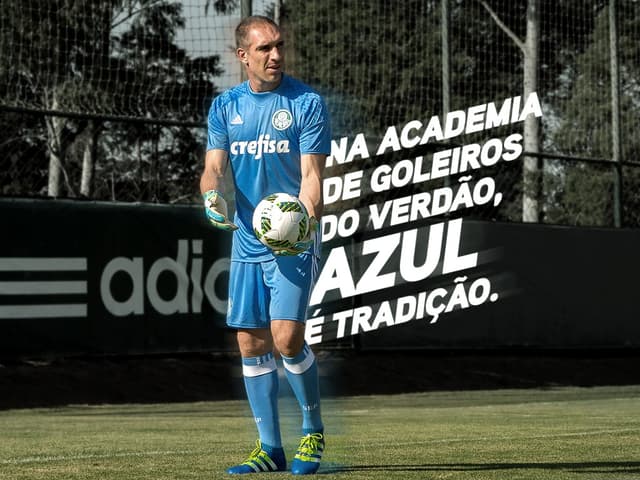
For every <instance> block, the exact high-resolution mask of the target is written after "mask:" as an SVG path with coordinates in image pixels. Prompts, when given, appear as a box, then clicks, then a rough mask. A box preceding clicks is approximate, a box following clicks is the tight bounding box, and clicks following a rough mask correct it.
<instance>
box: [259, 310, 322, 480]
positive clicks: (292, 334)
mask: <svg viewBox="0 0 640 480" xmlns="http://www.w3.org/2000/svg"><path fill="white" fill-rule="evenodd" d="M304 329H305V325H304V323H301V322H298V321H292V320H273V321H272V322H271V331H272V334H273V338H274V342H275V346H276V348H277V349H278V350H279V351H280V353H281V355H282V360H283V363H284V367H285V373H286V376H287V380H288V381H289V384H290V385H291V389H292V390H293V393H294V394H295V396H296V399H297V400H298V404H299V405H300V409H301V410H302V441H301V443H300V446H299V447H298V451H297V453H296V455H295V457H294V459H293V462H292V465H291V471H292V473H294V474H307V473H315V472H316V471H317V470H318V467H319V466H320V459H321V457H322V454H323V451H324V425H323V423H322V417H321V415H320V389H319V386H318V367H317V362H316V359H315V356H314V355H313V351H312V350H311V348H310V347H309V346H308V345H307V344H306V342H305V341H304Z"/></svg>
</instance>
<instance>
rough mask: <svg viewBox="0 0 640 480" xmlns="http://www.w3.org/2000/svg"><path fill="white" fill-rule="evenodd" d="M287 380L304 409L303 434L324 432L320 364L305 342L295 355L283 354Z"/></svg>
mask: <svg viewBox="0 0 640 480" xmlns="http://www.w3.org/2000/svg"><path fill="white" fill-rule="evenodd" d="M282 360H283V363H284V368H285V373H286V375H287V380H289V384H290V385H291V389H292V390H293V393H294V394H295V396H296V399H297V400H298V404H299V405H300V409H301V410H302V434H303V435H306V434H308V433H318V432H320V433H321V432H323V428H324V427H323V424H322V417H321V416H320V388H319V386H318V365H317V362H316V357H315V356H314V355H313V351H312V350H311V348H309V345H307V343H306V342H305V344H304V346H303V347H302V351H301V352H300V353H299V354H298V355H296V356H295V357H285V356H284V355H282Z"/></svg>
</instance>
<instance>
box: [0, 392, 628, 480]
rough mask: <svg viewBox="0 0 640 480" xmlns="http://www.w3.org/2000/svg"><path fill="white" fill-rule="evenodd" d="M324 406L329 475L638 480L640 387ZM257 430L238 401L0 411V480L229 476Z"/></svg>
mask: <svg viewBox="0 0 640 480" xmlns="http://www.w3.org/2000/svg"><path fill="white" fill-rule="evenodd" d="M281 405H282V410H283V414H282V417H283V418H282V424H283V435H284V437H285V447H286V448H287V450H288V451H292V450H294V449H295V446H296V444H297V434H298V432H297V430H298V425H297V424H298V415H297V412H296V411H295V410H294V409H295V408H296V407H295V405H294V404H293V403H292V401H291V399H289V398H284V399H282V401H281ZM323 409H324V417H325V424H326V429H327V432H328V435H327V442H328V443H327V452H326V455H325V459H326V461H325V462H324V463H323V464H322V467H321V469H320V472H319V474H322V477H321V478H326V479H331V478H340V479H384V480H389V479H461V480H467V479H473V480H481V479H510V480H515V479H532V480H544V479H580V480H587V479H598V480H602V479H612V480H613V479H616V480H617V479H638V478H640V386H631V387H598V388H588V389H581V388H557V389H545V390H497V391H472V392H437V393H424V394H406V395H391V396H362V397H351V398H336V399H327V400H325V401H324V404H323ZM254 431H255V427H254V425H253V421H252V420H251V418H250V417H249V415H248V414H247V407H246V405H245V403H244V402H239V401H226V402H203V403H188V404H187V403H181V404H158V405H117V406H114V405H105V406H69V407H64V408H46V409H31V410H8V411H0V479H2V480H5V479H7V480H8V479H11V480H42V479H47V480H56V479H65V480H71V479H82V480H93V479H95V480H98V479H99V480H116V479H117V480H120V479H123V480H124V479H127V480H130V479H149V480H151V479H153V480H162V479H207V480H210V479H216V478H224V477H228V476H227V475H225V474H224V470H225V468H226V467H227V466H228V465H230V464H232V463H234V462H237V461H240V460H243V459H244V457H246V455H247V454H248V453H249V451H250V449H251V447H252V446H253V442H254V441H255V433H254ZM261 475H262V477H264V478H282V477H283V476H290V475H289V474H286V473H282V474H281V473H277V474H261ZM251 477H255V475H252V476H251ZM262 477H261V478H262Z"/></svg>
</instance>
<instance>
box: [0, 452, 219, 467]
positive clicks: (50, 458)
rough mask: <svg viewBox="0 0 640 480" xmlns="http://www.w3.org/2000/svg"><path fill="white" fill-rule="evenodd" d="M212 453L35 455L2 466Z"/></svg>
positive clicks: (11, 460) (5, 461)
mask: <svg viewBox="0 0 640 480" xmlns="http://www.w3.org/2000/svg"><path fill="white" fill-rule="evenodd" d="M206 453H210V451H205V450H202V451H199V450H149V451H140V452H112V453H86V454H78V455H35V456H32V457H18V458H7V459H3V460H0V465H22V464H25V463H49V462H66V461H69V460H96V459H106V458H127V457H165V456H172V455H202V454H206Z"/></svg>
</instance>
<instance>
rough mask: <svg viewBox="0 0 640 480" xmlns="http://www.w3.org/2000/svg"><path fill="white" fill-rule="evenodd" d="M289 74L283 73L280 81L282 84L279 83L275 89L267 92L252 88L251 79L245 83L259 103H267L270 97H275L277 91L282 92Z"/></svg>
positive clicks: (248, 90)
mask: <svg viewBox="0 0 640 480" xmlns="http://www.w3.org/2000/svg"><path fill="white" fill-rule="evenodd" d="M286 78H287V76H286V75H285V74H284V73H283V74H282V80H281V81H280V85H278V86H277V87H276V88H274V89H273V90H269V91H267V92H254V91H253V90H251V86H250V85H249V80H247V81H246V82H245V85H246V86H247V92H249V94H250V95H251V98H252V99H253V100H254V101H255V102H256V103H257V104H258V105H260V104H263V103H267V102H268V101H269V100H270V99H272V98H273V94H275V93H280V90H281V89H282V88H283V85H284V83H285V81H286Z"/></svg>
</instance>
